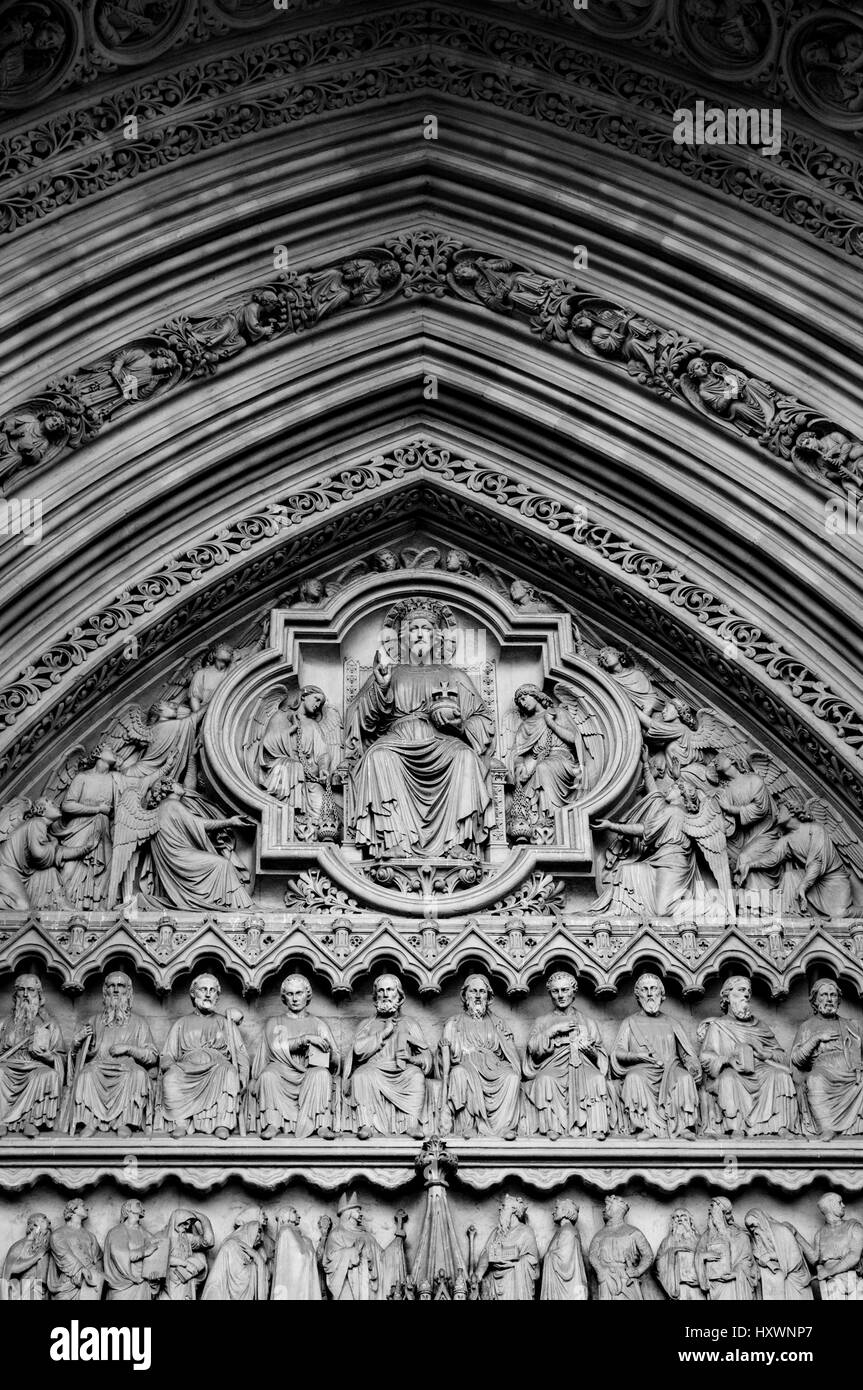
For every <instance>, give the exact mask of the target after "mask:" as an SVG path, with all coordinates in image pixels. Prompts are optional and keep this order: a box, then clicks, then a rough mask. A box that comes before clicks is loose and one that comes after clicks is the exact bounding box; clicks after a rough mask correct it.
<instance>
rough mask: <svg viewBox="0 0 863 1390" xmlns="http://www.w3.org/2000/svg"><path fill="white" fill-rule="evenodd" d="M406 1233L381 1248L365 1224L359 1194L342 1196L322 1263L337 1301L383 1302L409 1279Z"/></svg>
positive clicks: (325, 1242) (327, 1238)
mask: <svg viewBox="0 0 863 1390" xmlns="http://www.w3.org/2000/svg"><path fill="white" fill-rule="evenodd" d="M403 1237H404V1232H403V1229H402V1227H400V1226H399V1227H397V1230H396V1236H395V1239H394V1240H392V1241H391V1242H390V1244H389V1245H388V1246H386V1248H383V1247H381V1245H380V1244H379V1243H378V1241H377V1240H375V1237H374V1236H373V1235H372V1233H371V1231H367V1230H366V1228H365V1226H364V1225H363V1211H362V1207H361V1206H360V1204H359V1202H358V1201H357V1198H356V1194H355V1193H343V1194H342V1196H341V1197H340V1199H339V1207H338V1222H337V1224H336V1225H335V1226H332V1227H331V1228H330V1230H329V1232H328V1233H327V1236H326V1240H325V1241H324V1247H323V1253H322V1260H321V1263H322V1266H323V1271H324V1277H325V1279H326V1283H327V1289H328V1290H329V1294H330V1297H331V1298H332V1299H333V1300H334V1301H335V1302H337V1303H355V1302H369V1301H378V1302H379V1301H383V1300H385V1299H387V1298H388V1297H389V1294H390V1293H391V1291H392V1290H393V1289H394V1288H398V1287H400V1286H402V1287H403V1286H404V1285H405V1284H406V1282H407V1270H406V1267H405V1256H404V1238H403Z"/></svg>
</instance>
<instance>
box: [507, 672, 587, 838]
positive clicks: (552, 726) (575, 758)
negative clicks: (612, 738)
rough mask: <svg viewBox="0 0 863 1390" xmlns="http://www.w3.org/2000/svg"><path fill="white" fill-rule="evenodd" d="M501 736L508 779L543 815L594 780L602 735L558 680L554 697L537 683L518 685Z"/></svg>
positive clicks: (569, 801)
mask: <svg viewBox="0 0 863 1390" xmlns="http://www.w3.org/2000/svg"><path fill="white" fill-rule="evenodd" d="M505 737H506V740H507V772H508V774H509V781H510V783H511V785H512V786H513V787H515V788H516V790H517V792H518V793H519V794H520V796H521V798H523V799H526V800H528V801H530V802H531V803H532V805H534V806H535V809H536V810H537V811H538V812H539V813H540V814H541V815H542V816H553V815H554V812H555V811H557V810H560V809H561V808H562V807H564V806H569V805H571V804H572V802H573V800H574V799H575V796H576V794H577V793H578V792H579V791H587V790H589V789H590V787H592V786H593V785H594V784H595V783H596V780H597V778H598V776H599V773H600V770H601V767H602V742H603V738H604V735H603V732H602V729H601V727H600V724H599V721H598V720H597V719H596V717H595V716H594V715H592V714H590V713H588V711H587V709H586V708H585V707H584V705H583V703H582V701H581V699H580V697H579V696H578V695H577V694H576V692H575V691H574V690H573V689H572V687H571V686H568V685H565V684H564V683H563V682H562V681H561V682H559V683H558V684H557V685H556V686H555V687H554V698H552V696H551V695H547V694H546V693H545V691H544V690H541V689H540V687H539V686H537V685H521V686H519V688H518V690H517V691H516V692H515V697H514V709H513V712H512V714H511V715H510V716H509V718H508V720H507V721H506V725H505Z"/></svg>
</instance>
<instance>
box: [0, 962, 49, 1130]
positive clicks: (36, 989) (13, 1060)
mask: <svg viewBox="0 0 863 1390" xmlns="http://www.w3.org/2000/svg"><path fill="white" fill-rule="evenodd" d="M64 1061H65V1050H64V1047H63V1037H62V1034H61V1033H60V1029H59V1028H58V1027H57V1024H56V1023H55V1022H54V1020H53V1018H51V1016H50V1014H48V1013H46V1012H45V1000H44V996H43V994H42V984H41V981H40V980H39V977H38V975H18V976H17V978H16V980H15V984H14V986H13V990H12V1013H11V1014H10V1016H9V1017H8V1018H4V1020H3V1022H2V1023H0V1137H2V1136H3V1135H4V1134H7V1133H10V1132H13V1133H14V1132H18V1133H21V1134H24V1135H26V1136H27V1138H28V1139H34V1138H35V1137H36V1135H37V1134H38V1132H39V1130H40V1129H53V1127H54V1121H55V1119H56V1118H57V1110H58V1108H59V1105H60V1090H61V1087H62V1085H63V1065H64Z"/></svg>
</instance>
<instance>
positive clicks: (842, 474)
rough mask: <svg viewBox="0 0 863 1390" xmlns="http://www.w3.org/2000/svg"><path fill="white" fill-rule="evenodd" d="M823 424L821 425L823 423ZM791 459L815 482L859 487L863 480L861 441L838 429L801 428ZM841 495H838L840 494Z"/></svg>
mask: <svg viewBox="0 0 863 1390" xmlns="http://www.w3.org/2000/svg"><path fill="white" fill-rule="evenodd" d="M822 427H823V426H822ZM791 460H792V462H793V463H794V464H795V465H796V466H797V468H798V469H799V470H800V472H801V473H805V474H806V475H807V476H808V477H810V478H814V479H815V480H816V482H821V483H830V484H832V486H833V487H836V488H838V487H839V486H840V485H842V484H850V485H852V486H855V487H859V486H860V485H861V483H863V444H861V443H860V441H859V440H855V439H851V438H849V436H848V435H847V434H843V433H842V432H841V430H831V429H828V430H827V431H826V433H824V434H821V435H819V434H816V433H815V431H814V430H811V429H809V430H803V431H802V433H801V434H799V435H798V436H797V440H796V442H795V445H794V448H793V450H792V452H791ZM840 495H841V494H840Z"/></svg>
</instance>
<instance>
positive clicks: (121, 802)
mask: <svg viewBox="0 0 863 1390" xmlns="http://www.w3.org/2000/svg"><path fill="white" fill-rule="evenodd" d="M114 775H115V778H116V779H117V783H118V784H119V787H120V795H119V797H118V798H117V802H116V804H115V806H114V835H113V853H112V855H111V876H110V879H109V881H108V903H109V905H110V904H113V903H115V902H116V901H117V898H118V896H119V895H120V888H121V886H124V880H125V891H124V893H123V895H122V896H123V897H124V898H125V897H127V896H128V894H129V893H130V892H131V891H132V876H133V872H134V864H133V861H134V858H135V856H136V854H137V852H138V850H139V848H140V846H141V845H143V844H144V843H145V842H146V841H147V840H149V839H150V837H151V835H153V834H155V831H156V826H157V823H158V822H157V816H156V812H155V811H149V810H147V809H146V808H145V801H146V798H147V795H148V793H149V791H150V788H151V786H152V785H153V783H154V782H155V781H157V780H158V778H159V776H160V773H158V772H157V773H154V775H153V776H152V777H147V778H136V777H126V776H124V775H123V774H122V773H115V774H114Z"/></svg>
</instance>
